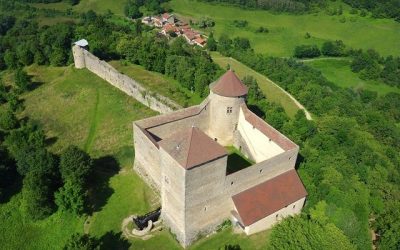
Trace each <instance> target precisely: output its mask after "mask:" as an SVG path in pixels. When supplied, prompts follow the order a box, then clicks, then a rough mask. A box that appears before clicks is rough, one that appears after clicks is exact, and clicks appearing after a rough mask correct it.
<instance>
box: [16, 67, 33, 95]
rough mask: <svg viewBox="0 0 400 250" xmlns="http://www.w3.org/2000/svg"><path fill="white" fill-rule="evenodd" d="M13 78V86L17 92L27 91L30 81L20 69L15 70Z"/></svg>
mask: <svg viewBox="0 0 400 250" xmlns="http://www.w3.org/2000/svg"><path fill="white" fill-rule="evenodd" d="M14 78H15V85H16V86H17V88H18V90H19V91H21V92H25V91H27V90H28V89H29V85H30V83H31V79H30V77H29V76H28V74H27V73H26V72H25V71H24V70H23V69H22V68H19V69H17V71H16V72H15V74H14Z"/></svg>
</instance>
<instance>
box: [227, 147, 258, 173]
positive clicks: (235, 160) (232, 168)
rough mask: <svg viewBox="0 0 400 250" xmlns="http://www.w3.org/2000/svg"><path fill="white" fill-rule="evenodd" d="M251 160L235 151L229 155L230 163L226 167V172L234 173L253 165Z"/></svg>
mask: <svg viewBox="0 0 400 250" xmlns="http://www.w3.org/2000/svg"><path fill="white" fill-rule="evenodd" d="M251 165H252V164H251V162H249V161H247V160H246V159H244V158H243V157H242V156H241V155H239V154H238V153H236V152H234V153H232V154H230V155H228V163H227V167H226V174H227V175H229V174H232V173H234V172H237V171H240V170H242V169H244V168H247V167H249V166H251Z"/></svg>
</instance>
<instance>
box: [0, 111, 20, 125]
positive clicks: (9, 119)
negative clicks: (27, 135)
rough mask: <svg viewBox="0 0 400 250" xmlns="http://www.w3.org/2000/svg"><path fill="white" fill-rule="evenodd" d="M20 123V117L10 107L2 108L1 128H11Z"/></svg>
mask: <svg viewBox="0 0 400 250" xmlns="http://www.w3.org/2000/svg"><path fill="white" fill-rule="evenodd" d="M17 125H18V119H17V117H16V116H15V114H14V112H13V111H12V110H10V108H8V109H6V110H0V129H3V130H11V129H14V128H16V127H17Z"/></svg>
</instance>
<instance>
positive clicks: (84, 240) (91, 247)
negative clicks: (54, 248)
mask: <svg viewBox="0 0 400 250" xmlns="http://www.w3.org/2000/svg"><path fill="white" fill-rule="evenodd" d="M100 246H101V244H100V242H99V241H98V240H96V239H95V238H93V237H90V236H89V235H87V234H73V235H72V236H71V238H70V239H69V240H68V241H67V243H66V244H65V246H64V247H63V250H77V249H79V250H98V249H100Z"/></svg>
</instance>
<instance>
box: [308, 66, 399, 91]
mask: <svg viewBox="0 0 400 250" xmlns="http://www.w3.org/2000/svg"><path fill="white" fill-rule="evenodd" d="M304 63H305V64H307V65H310V66H312V67H313V68H316V69H318V70H320V71H321V72H322V74H323V75H324V76H325V77H326V78H327V79H328V80H329V81H331V82H333V83H335V84H336V85H338V86H339V87H342V88H353V89H358V88H362V89H366V90H370V91H376V92H377V93H378V94H379V95H382V94H386V93H389V92H396V93H400V89H399V88H396V87H392V86H389V85H387V84H384V83H382V82H379V81H374V80H362V79H360V77H359V76H358V74H356V73H354V72H352V71H351V69H350V61H349V60H348V59H340V60H338V59H323V58H321V59H317V60H305V61H304Z"/></svg>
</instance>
